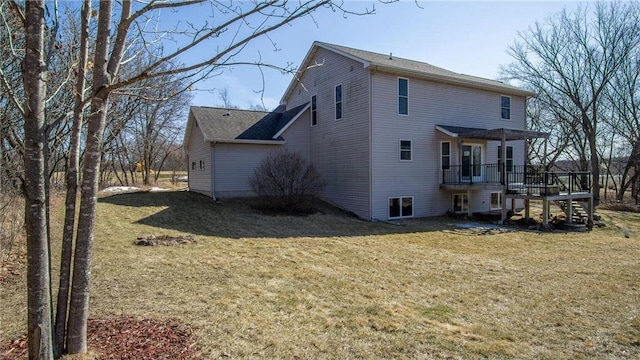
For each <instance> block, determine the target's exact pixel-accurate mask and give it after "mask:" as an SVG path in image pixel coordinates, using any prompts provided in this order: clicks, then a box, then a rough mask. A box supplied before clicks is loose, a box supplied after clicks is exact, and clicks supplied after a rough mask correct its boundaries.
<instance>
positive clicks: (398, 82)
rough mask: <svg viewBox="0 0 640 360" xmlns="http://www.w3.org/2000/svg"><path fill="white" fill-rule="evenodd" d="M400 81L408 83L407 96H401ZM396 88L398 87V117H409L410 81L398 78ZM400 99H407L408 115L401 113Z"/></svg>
mask: <svg viewBox="0 0 640 360" xmlns="http://www.w3.org/2000/svg"><path fill="white" fill-rule="evenodd" d="M400 80H406V81H407V95H401V94H400ZM396 87H397V89H396V90H397V91H396V94H397V95H398V96H397V97H396V99H397V105H398V106H397V107H396V111H397V112H398V116H409V79H407V78H403V77H398V80H397V81H396ZM400 98H406V99H407V113H406V114H401V113H400Z"/></svg>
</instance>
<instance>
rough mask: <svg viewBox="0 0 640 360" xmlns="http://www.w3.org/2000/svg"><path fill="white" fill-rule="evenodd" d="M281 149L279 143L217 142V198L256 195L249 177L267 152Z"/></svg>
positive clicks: (214, 152)
mask: <svg viewBox="0 0 640 360" xmlns="http://www.w3.org/2000/svg"><path fill="white" fill-rule="evenodd" d="M279 149H281V147H280V146H277V145H257V144H225V143H217V144H215V145H214V146H213V162H214V171H213V174H214V179H213V186H214V191H215V195H216V198H229V197H243V196H255V192H254V191H253V189H252V188H251V185H250V184H249V178H250V177H251V175H253V172H254V169H255V168H256V167H257V166H258V165H259V164H260V162H261V161H262V159H263V158H264V157H265V156H266V155H267V154H269V153H270V152H271V151H277V150H279Z"/></svg>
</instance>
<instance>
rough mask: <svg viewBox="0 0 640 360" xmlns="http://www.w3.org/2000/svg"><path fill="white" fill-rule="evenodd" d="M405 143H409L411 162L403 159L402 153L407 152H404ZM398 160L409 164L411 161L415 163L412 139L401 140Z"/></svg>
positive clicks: (399, 141)
mask: <svg viewBox="0 0 640 360" xmlns="http://www.w3.org/2000/svg"><path fill="white" fill-rule="evenodd" d="M403 141H408V142H409V160H406V159H403V158H402V151H406V150H402V142H403ZM398 150H399V152H398V160H400V161H403V162H409V161H413V140H412V139H399V140H398Z"/></svg>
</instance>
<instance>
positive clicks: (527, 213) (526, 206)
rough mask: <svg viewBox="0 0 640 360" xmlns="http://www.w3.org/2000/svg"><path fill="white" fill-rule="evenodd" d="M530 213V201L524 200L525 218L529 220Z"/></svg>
mask: <svg viewBox="0 0 640 360" xmlns="http://www.w3.org/2000/svg"><path fill="white" fill-rule="evenodd" d="M530 215H531V214H530V211H529V199H525V200H524V218H525V219H528V218H529V217H530Z"/></svg>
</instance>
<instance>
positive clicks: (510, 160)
mask: <svg viewBox="0 0 640 360" xmlns="http://www.w3.org/2000/svg"><path fill="white" fill-rule="evenodd" d="M498 163H500V164H502V146H500V145H498ZM506 165H507V171H513V146H507V164H506ZM498 172H500V168H498Z"/></svg>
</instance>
